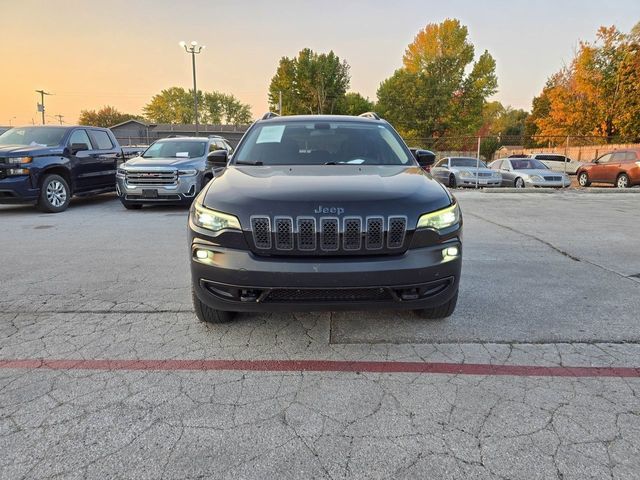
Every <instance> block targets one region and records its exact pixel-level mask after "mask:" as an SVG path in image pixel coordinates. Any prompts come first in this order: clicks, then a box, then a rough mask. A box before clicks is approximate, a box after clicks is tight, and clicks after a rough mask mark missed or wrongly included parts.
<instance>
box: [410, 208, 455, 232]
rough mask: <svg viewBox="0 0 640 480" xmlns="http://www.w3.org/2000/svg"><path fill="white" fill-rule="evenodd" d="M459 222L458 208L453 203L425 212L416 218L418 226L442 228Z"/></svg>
mask: <svg viewBox="0 0 640 480" xmlns="http://www.w3.org/2000/svg"><path fill="white" fill-rule="evenodd" d="M459 222H460V208H459V207H458V204H457V203H455V204H453V205H451V206H450V207H447V208H443V209H442V210H437V211H435V212H431V213H425V214H424V215H422V216H421V217H420V219H419V220H418V228H433V229H434V230H442V229H444V228H447V227H451V226H452V225H455V224H456V223H459Z"/></svg>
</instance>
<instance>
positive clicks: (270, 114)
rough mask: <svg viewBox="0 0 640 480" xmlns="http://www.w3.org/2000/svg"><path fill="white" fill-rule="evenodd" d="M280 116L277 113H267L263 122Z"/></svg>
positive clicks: (263, 117)
mask: <svg viewBox="0 0 640 480" xmlns="http://www.w3.org/2000/svg"><path fill="white" fill-rule="evenodd" d="M279 116H280V115H278V114H277V113H274V112H267V113H265V114H264V115H263V116H262V120H269V119H270V118H273V117H279Z"/></svg>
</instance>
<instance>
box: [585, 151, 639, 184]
mask: <svg viewBox="0 0 640 480" xmlns="http://www.w3.org/2000/svg"><path fill="white" fill-rule="evenodd" d="M576 176H577V177H578V183H579V184H580V186H581V187H588V186H589V185H591V183H592V182H595V183H611V184H613V185H615V186H616V187H618V188H627V187H631V186H633V185H640V150H616V151H614V152H609V153H605V154H604V155H602V156H601V157H599V158H597V159H596V160H594V161H593V162H592V163H585V164H584V165H582V166H581V167H580V168H578V171H577V172H576Z"/></svg>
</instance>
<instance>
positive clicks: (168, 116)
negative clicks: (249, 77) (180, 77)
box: [144, 87, 252, 125]
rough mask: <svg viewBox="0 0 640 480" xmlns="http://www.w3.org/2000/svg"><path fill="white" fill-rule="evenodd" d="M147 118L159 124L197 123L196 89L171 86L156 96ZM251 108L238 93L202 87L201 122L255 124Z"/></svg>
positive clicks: (199, 99) (199, 103)
mask: <svg viewBox="0 0 640 480" xmlns="http://www.w3.org/2000/svg"><path fill="white" fill-rule="evenodd" d="M144 113H145V115H146V117H147V118H148V119H149V120H151V121H153V122H156V123H178V124H179V123H184V124H190V123H194V108H193V90H185V89H184V88H182V87H171V88H167V89H165V90H162V91H161V92H160V93H159V94H157V95H154V96H153V98H152V99H151V101H150V102H149V103H148V104H147V105H146V106H145V107H144ZM251 120H252V115H251V107H250V106H249V105H248V104H245V103H242V102H240V100H238V99H237V98H236V97H235V96H233V95H231V94H227V93H221V92H216V91H212V92H202V91H201V90H198V121H199V122H200V123H211V124H221V123H226V124H235V125H240V124H247V123H251Z"/></svg>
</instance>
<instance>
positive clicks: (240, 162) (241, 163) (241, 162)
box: [233, 160, 264, 167]
mask: <svg viewBox="0 0 640 480" xmlns="http://www.w3.org/2000/svg"><path fill="white" fill-rule="evenodd" d="M233 163H234V165H257V166H259V167H260V166H262V165H264V164H263V163H262V162H244V161H242V160H237V161H235V162H233Z"/></svg>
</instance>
